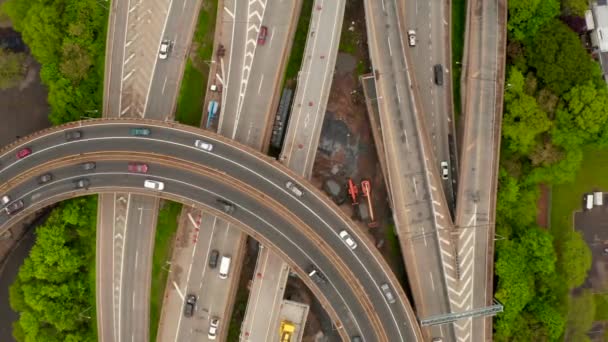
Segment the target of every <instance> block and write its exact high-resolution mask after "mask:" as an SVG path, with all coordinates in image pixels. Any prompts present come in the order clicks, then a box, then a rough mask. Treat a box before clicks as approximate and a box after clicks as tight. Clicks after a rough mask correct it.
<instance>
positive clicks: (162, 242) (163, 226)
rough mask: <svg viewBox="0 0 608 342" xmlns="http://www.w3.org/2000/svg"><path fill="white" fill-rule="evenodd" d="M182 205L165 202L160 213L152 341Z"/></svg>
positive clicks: (151, 310) (153, 270) (153, 261)
mask: <svg viewBox="0 0 608 342" xmlns="http://www.w3.org/2000/svg"><path fill="white" fill-rule="evenodd" d="M181 210H182V205H181V204H180V203H176V202H169V201H166V202H164V205H163V207H162V208H161V209H160V212H159V213H158V222H157V225H156V236H155V237H154V254H153V256H152V287H151V292H150V341H156V334H157V333H158V322H159V319H160V311H161V307H162V304H163V296H164V294H165V285H166V284H167V276H168V275H169V272H167V269H166V268H164V267H165V265H166V262H167V261H168V260H170V259H171V252H172V248H171V247H172V245H173V239H174V238H175V232H176V231H177V220H178V217H179V213H180V212H181Z"/></svg>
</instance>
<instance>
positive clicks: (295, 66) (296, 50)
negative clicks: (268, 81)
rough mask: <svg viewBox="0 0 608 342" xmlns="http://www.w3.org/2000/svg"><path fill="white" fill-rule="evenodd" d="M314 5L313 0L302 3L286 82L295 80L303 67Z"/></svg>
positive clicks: (288, 63)
mask: <svg viewBox="0 0 608 342" xmlns="http://www.w3.org/2000/svg"><path fill="white" fill-rule="evenodd" d="M313 4H314V1H313V0H303V1H302V9H301V10H300V18H299V19H298V27H297V28H296V34H295V37H294V40H293V45H292V47H291V54H290V55H289V61H288V62H287V70H286V71H285V78H284V80H291V79H295V78H296V77H297V76H298V72H299V71H300V67H301V66H302V58H303V57H304V49H305V48H306V38H307V35H308V26H309V25H310V17H311V15H312V6H313ZM340 46H342V44H340Z"/></svg>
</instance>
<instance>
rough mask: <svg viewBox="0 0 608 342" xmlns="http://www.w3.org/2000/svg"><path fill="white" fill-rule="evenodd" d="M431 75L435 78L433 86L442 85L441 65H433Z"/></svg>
mask: <svg viewBox="0 0 608 342" xmlns="http://www.w3.org/2000/svg"><path fill="white" fill-rule="evenodd" d="M433 75H434V76H435V77H434V78H435V84H437V85H443V67H442V66H441V64H435V66H434V67H433Z"/></svg>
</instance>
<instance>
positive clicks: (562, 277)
mask: <svg viewBox="0 0 608 342" xmlns="http://www.w3.org/2000/svg"><path fill="white" fill-rule="evenodd" d="M558 12H559V3H558V2H557V1H556V0H549V1H539V0H533V1H530V0H513V1H509V22H508V33H509V43H508V47H507V54H508V68H507V80H506V86H505V96H504V101H505V106H504V108H505V112H504V115H503V127H502V129H503V131H502V135H503V144H502V146H501V149H502V151H501V165H500V166H501V167H500V174H499V191H498V200H497V208H496V233H497V235H499V236H502V237H505V239H504V240H499V241H497V242H496V267H495V270H496V276H497V279H498V282H497V290H496V295H495V296H496V298H497V299H498V300H499V301H500V302H501V303H502V304H503V305H504V307H505V311H504V312H503V313H502V314H500V315H498V316H497V318H496V320H495V324H494V330H495V334H494V339H495V340H496V341H541V340H542V341H555V340H559V339H564V338H565V339H567V340H571V341H585V340H587V338H586V336H585V334H586V332H587V330H588V328H589V327H590V326H591V323H592V322H593V319H594V317H595V316H596V315H598V313H597V312H596V310H595V307H596V306H595V303H596V302H598V301H599V300H603V298H601V299H598V298H595V297H593V296H592V295H591V294H589V293H586V292H583V293H580V294H578V295H576V296H573V297H572V298H570V296H569V295H570V293H571V290H572V289H574V288H577V287H578V286H580V285H581V284H582V283H583V282H584V281H585V278H586V276H587V272H588V270H589V268H590V266H591V253H590V250H589V248H588V246H587V245H586V244H585V242H584V240H583V239H582V236H581V234H580V233H578V232H576V231H574V230H573V227H572V212H573V211H574V210H576V209H577V208H580V205H581V195H582V193H583V192H585V191H589V190H591V189H592V188H594V187H597V186H602V184H605V183H607V182H606V181H605V180H603V179H602V176H603V175H605V174H606V171H607V170H608V162H606V161H605V160H607V159H606V157H608V151H604V150H601V148H602V147H605V146H607V145H608V115H607V114H608V113H606V111H607V109H606V108H607V106H606V105H607V104H608V102H607V101H608V91H607V90H606V85H605V83H604V82H603V80H602V79H601V74H600V72H599V68H598V65H597V64H596V63H595V62H594V61H593V60H592V59H591V57H590V56H589V55H588V54H587V52H586V51H585V49H584V47H583V46H582V44H581V42H580V40H579V39H578V37H577V35H576V33H574V32H572V31H571V30H570V29H569V28H568V27H567V26H565V25H564V24H563V23H561V22H560V21H558V20H557V19H555V16H556V15H557V14H558ZM583 156H584V157H585V158H584V159H583ZM581 163H582V168H581ZM579 169H580V172H579ZM540 183H545V184H547V185H550V186H552V188H553V196H552V210H551V213H552V217H551V227H550V230H549V231H546V230H542V229H540V228H539V227H537V225H536V215H537V201H538V197H539V190H538V189H539V184H540ZM579 292H580V291H579ZM576 293H578V292H576ZM599 312H600V313H599V314H600V315H605V314H606V313H604V312H603V311H599Z"/></svg>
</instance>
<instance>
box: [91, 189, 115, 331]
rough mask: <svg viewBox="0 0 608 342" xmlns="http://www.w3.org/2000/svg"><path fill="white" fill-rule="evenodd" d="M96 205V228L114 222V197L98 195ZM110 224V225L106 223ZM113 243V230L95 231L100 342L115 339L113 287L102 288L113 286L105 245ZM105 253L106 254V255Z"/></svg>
mask: <svg viewBox="0 0 608 342" xmlns="http://www.w3.org/2000/svg"><path fill="white" fill-rule="evenodd" d="M98 198H99V199H98V205H97V227H103V224H105V222H107V221H109V222H113V221H114V203H115V202H114V200H115V195H112V194H100V195H99V197H98ZM108 224H110V223H108ZM113 243H114V234H113V229H97V243H96V246H97V247H96V248H97V253H96V258H97V259H96V265H97V266H96V268H97V276H96V280H97V284H96V290H95V291H96V296H97V326H98V327H99V328H98V329H99V338H100V340H102V341H111V340H114V339H115V338H114V337H115V335H114V334H115V331H116V328H115V327H114V322H115V320H116V318H115V317H114V310H115V307H114V300H113V298H114V286H113V285H112V286H104V284H108V283H109V284H113V272H114V268H113V257H112V254H113V253H111V251H112V249H113V247H112V246H107V245H106V244H113ZM106 252H107V253H106Z"/></svg>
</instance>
